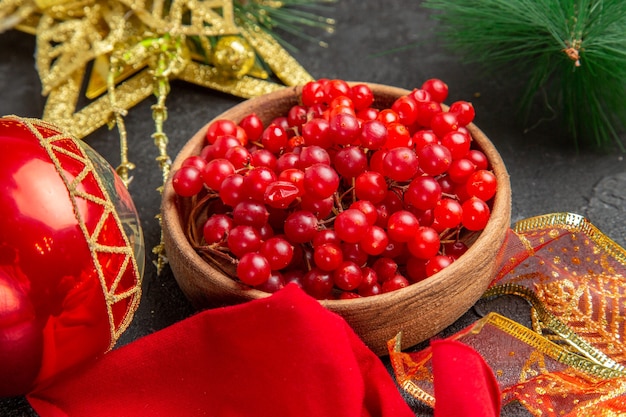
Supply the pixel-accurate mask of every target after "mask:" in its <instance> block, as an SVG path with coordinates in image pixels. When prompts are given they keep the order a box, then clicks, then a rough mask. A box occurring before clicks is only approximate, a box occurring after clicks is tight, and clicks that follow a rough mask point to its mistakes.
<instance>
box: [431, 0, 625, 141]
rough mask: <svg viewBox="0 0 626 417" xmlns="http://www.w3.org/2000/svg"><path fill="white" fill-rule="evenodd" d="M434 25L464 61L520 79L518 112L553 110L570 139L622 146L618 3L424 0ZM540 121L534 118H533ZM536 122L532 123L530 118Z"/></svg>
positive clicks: (549, 114)
mask: <svg viewBox="0 0 626 417" xmlns="http://www.w3.org/2000/svg"><path fill="white" fill-rule="evenodd" d="M423 5H424V6H425V7H427V8H431V9H434V10H435V11H436V12H437V13H435V14H433V16H434V17H435V18H436V19H437V20H439V21H440V23H441V25H440V27H439V28H438V33H440V34H441V36H442V37H443V38H444V39H445V40H446V41H447V43H448V45H449V46H450V47H452V48H453V49H454V50H456V51H458V52H459V53H460V54H462V56H463V57H464V58H465V59H467V61H469V62H478V63H480V64H483V66H484V67H486V68H489V69H490V70H493V71H502V72H503V73H504V74H506V76H507V77H510V78H511V79H515V80H523V81H524V82H525V84H526V89H525V92H524V93H523V95H522V96H521V97H520V111H521V113H520V114H521V115H522V117H523V118H524V119H526V121H528V120H529V117H530V111H531V109H532V108H533V107H535V106H536V108H543V109H544V114H545V116H542V119H554V118H555V117H558V118H559V120H560V121H561V123H563V124H564V127H565V128H566V130H567V131H568V132H569V134H570V135H571V137H572V139H573V142H574V144H575V145H576V146H578V145H587V146H595V147H606V146H608V145H609V144H611V143H612V142H615V143H616V144H617V145H618V146H619V147H620V148H621V149H622V150H623V149H624V147H623V143H622V139H623V138H622V139H620V136H619V135H620V132H622V133H623V131H624V127H626V100H624V97H625V96H626V82H625V81H624V80H626V31H624V27H626V3H624V2H623V1H621V0H578V1H557V0H543V1H537V2H529V1H525V0H512V1H506V2H504V1H499V0H488V1H481V2H478V3H477V4H473V5H472V6H468V5H467V4H466V2H463V1H461V0H427V1H425V2H424V4H423ZM540 121H541V120H540ZM535 124H536V123H535Z"/></svg>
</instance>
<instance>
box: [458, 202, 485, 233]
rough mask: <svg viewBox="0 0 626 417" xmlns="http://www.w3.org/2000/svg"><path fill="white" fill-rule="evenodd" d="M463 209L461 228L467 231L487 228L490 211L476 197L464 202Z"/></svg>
mask: <svg viewBox="0 0 626 417" xmlns="http://www.w3.org/2000/svg"><path fill="white" fill-rule="evenodd" d="M462 207H463V226H464V227H465V228H466V229H467V230H471V231H479V230H483V229H484V228H485V226H487V222H488V221H489V217H490V210H489V206H488V205H487V203H485V202H484V201H483V200H481V199H480V198H477V197H472V198H470V199H469V200H467V201H465V202H464V203H463V205H462Z"/></svg>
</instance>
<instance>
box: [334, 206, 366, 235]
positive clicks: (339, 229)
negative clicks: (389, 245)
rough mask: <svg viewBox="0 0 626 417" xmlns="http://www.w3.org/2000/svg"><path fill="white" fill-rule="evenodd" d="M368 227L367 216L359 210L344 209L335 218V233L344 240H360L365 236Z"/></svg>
mask: <svg viewBox="0 0 626 417" xmlns="http://www.w3.org/2000/svg"><path fill="white" fill-rule="evenodd" d="M368 228H369V224H368V223H367V217H366V216H365V214H364V213H363V212H362V211H360V210H356V209H348V210H344V211H342V212H341V213H339V214H338V215H337V217H336V218H335V233H337V236H338V237H339V239H341V240H343V241H344V242H349V243H356V242H358V241H360V240H361V239H363V238H364V237H365V234H366V233H367V229H368Z"/></svg>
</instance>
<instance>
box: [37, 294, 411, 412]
mask: <svg viewBox="0 0 626 417" xmlns="http://www.w3.org/2000/svg"><path fill="white" fill-rule="evenodd" d="M27 399H28V401H29V402H30V404H31V406H32V407H33V408H34V409H35V410H36V411H37V413H39V415H40V416H41V417H62V416H63V417H65V416H71V417H74V416H76V417H84V416H90V417H110V416H116V417H123V416H133V417H135V416H151V417H157V416H186V417H188V416H204V415H207V416H254V417H262V416H272V417H275V416H298V417H302V416H325V417H332V416H341V417H351V416H355V417H362V416H381V417H384V416H389V417H403V416H407V417H409V416H414V413H413V412H412V411H411V409H410V408H409V407H408V405H407V404H406V403H405V402H404V400H403V398H402V396H401V395H400V393H399V392H398V389H397V387H396V385H395V383H394V382H393V380H392V378H391V376H390V375H389V373H388V371H387V370H386V368H385V367H384V365H383V364H382V362H381V361H380V359H379V358H378V357H377V356H376V355H374V353H372V352H371V351H370V350H369V349H368V348H367V347H366V346H365V344H364V343H363V342H362V341H361V340H360V339H359V338H358V336H356V334H355V333H354V332H353V331H352V329H351V328H350V327H349V326H348V324H347V323H346V322H345V321H344V320H343V319H342V318H341V317H339V316H338V315H336V314H334V313H331V312H330V311H328V310H326V309H324V308H323V307H322V306H321V305H320V304H319V303H318V302H317V301H316V300H314V299H313V298H311V297H309V296H307V295H306V294H304V292H302V291H301V290H300V289H299V288H298V287H296V286H295V285H290V286H287V287H286V288H285V289H283V290H281V291H279V292H278V293H276V294H274V295H273V296H271V297H268V298H266V299H262V300H256V301H251V302H248V303H245V304H241V305H237V306H233V307H226V308H221V309H215V310H209V311H205V312H202V313H199V314H197V315H195V316H193V317H190V318H188V319H186V320H183V321H181V322H179V323H177V324H175V325H172V326H170V327H168V328H166V329H163V330H161V331H159V332H156V333H154V334H152V335H149V336H146V337H143V338H141V339H139V340H137V341H135V342H133V343H131V344H129V345H126V346H124V347H121V348H119V349H117V350H114V351H112V352H110V353H108V354H106V355H104V356H103V357H101V358H100V359H99V360H97V361H96V362H95V363H90V364H85V365H83V366H80V367H78V368H76V369H74V370H72V371H71V372H69V373H66V374H64V375H61V376H60V377H59V378H56V379H55V380H54V381H53V383H51V384H49V385H48V386H45V387H39V388H37V389H36V390H35V391H33V392H32V393H30V394H29V395H28V396H27Z"/></svg>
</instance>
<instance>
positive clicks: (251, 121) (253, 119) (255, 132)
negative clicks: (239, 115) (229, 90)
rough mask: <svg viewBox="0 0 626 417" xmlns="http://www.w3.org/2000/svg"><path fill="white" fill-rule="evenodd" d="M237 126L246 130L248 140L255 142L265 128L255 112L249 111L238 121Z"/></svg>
mask: <svg viewBox="0 0 626 417" xmlns="http://www.w3.org/2000/svg"><path fill="white" fill-rule="evenodd" d="M239 126H240V127H241V128H242V129H243V130H244V131H245V132H246V136H247V137H248V140H249V141H251V142H256V141H258V140H259V139H260V138H261V134H262V133H263V130H264V129H265V128H264V127H263V121H262V120H261V118H260V117H259V116H257V115H256V114H255V113H250V114H249V115H247V116H246V117H244V118H243V119H241V121H240V122H239Z"/></svg>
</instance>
